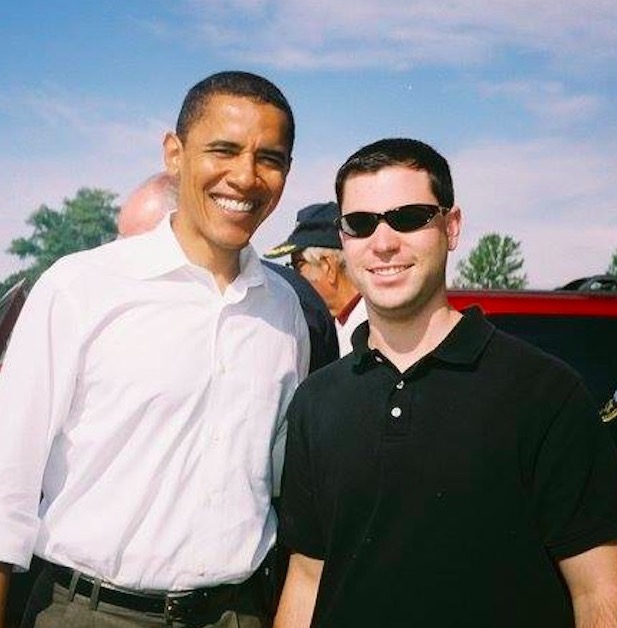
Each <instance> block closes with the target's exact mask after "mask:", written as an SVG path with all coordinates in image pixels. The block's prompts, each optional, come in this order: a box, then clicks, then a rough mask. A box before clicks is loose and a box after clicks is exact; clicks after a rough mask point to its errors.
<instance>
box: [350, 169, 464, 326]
mask: <svg viewBox="0 0 617 628" xmlns="http://www.w3.org/2000/svg"><path fill="white" fill-rule="evenodd" d="M410 203H425V204H431V205H435V204H439V203H438V202H437V199H436V198H435V196H434V194H433V192H432V191H431V185H430V180H429V176H428V174H427V173H426V172H425V171H423V170H414V169H412V168H410V167H406V166H388V167H385V168H382V169H381V170H378V171H377V172H367V173H360V174H353V175H350V176H349V177H348V178H347V179H346V181H345V184H344V187H343V197H342V203H341V211H342V213H343V214H348V213H351V212H356V211H372V212H379V213H381V212H384V211H386V210H388V209H392V208H394V207H398V206H401V205H407V204H410ZM459 228H460V210H459V209H458V208H457V207H454V208H453V209H452V210H451V211H450V212H449V213H448V214H447V215H446V216H443V215H441V214H438V215H437V216H435V218H433V219H432V220H431V221H430V222H429V223H428V224H427V225H426V226H425V227H422V228H421V229H418V230H417V231H413V232H410V233H399V232H397V231H394V230H393V229H392V228H391V227H390V226H389V225H387V224H386V223H385V222H384V221H381V222H380V223H379V225H378V226H377V229H376V230H375V232H374V233H373V234H372V235H370V236H369V237H367V238H353V237H350V236H347V235H345V234H341V237H342V240H343V251H344V254H345V259H346V262H347V270H348V272H349V274H350V276H351V278H352V280H353V282H354V283H355V284H356V286H357V287H358V289H359V290H360V292H361V293H362V294H363V295H364V298H365V300H366V302H367V306H368V307H369V309H370V310H372V311H373V312H374V314H375V315H376V316H378V317H383V318H388V319H405V318H407V317H410V316H416V315H417V314H418V313H419V312H420V311H428V310H430V309H431V308H433V307H434V308H437V307H441V306H442V305H444V304H445V303H446V286H445V269H446V259H447V254H448V250H454V248H455V247H456V244H457V241H458V234H459Z"/></svg>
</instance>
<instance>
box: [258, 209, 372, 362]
mask: <svg viewBox="0 0 617 628" xmlns="http://www.w3.org/2000/svg"><path fill="white" fill-rule="evenodd" d="M337 215H338V206H337V204H336V203H315V204H313V205H309V206H308V207H305V208H303V209H301V210H300V211H299V212H298V214H297V220H296V226H295V228H294V230H293V231H292V233H291V235H290V236H289V238H287V240H286V241H285V242H283V243H282V244H279V245H278V246H276V247H274V248H273V249H271V250H270V251H268V252H267V253H265V254H264V257H265V258H267V259H274V258H277V257H282V256H284V255H291V262H290V265H291V266H292V268H294V270H295V271H296V272H297V273H299V274H300V275H302V276H303V277H304V278H305V279H307V280H308V281H309V283H310V284H311V285H312V286H313V288H315V290H316V291H317V292H318V293H319V294H320V295H321V298H322V299H323V300H324V302H325V304H326V306H327V307H328V309H329V310H330V313H331V314H332V316H333V317H334V320H335V323H336V332H337V335H338V341H339V349H340V353H341V355H346V354H347V353H349V352H350V351H351V334H352V333H353V331H354V329H355V328H356V327H357V326H358V325H359V324H360V323H361V322H363V321H365V320H366V307H365V305H364V301H363V300H362V296H361V295H360V293H359V292H358V289H357V288H356V287H355V286H354V284H353V281H352V280H351V278H350V276H349V273H348V272H347V269H346V267H345V260H344V258H343V253H342V251H341V239H340V237H339V234H338V230H337V229H336V227H335V226H334V220H335V218H336V217H337Z"/></svg>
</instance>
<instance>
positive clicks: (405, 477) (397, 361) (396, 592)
mask: <svg viewBox="0 0 617 628" xmlns="http://www.w3.org/2000/svg"><path fill="white" fill-rule="evenodd" d="M336 190H337V200H338V202H339V205H340V207H341V212H342V215H341V217H340V218H339V219H338V225H339V228H340V230H341V235H342V239H343V248H344V252H345V258H346V262H347V267H348V269H349V271H350V273H351V274H352V276H353V279H354V281H355V282H356V284H357V286H358V288H359V289H360V292H361V293H362V295H363V296H364V298H365V300H366V303H367V308H368V313H369V321H368V323H367V324H364V325H363V326H361V327H359V328H358V330H357V331H356V333H355V334H354V337H353V343H354V351H353V353H352V354H350V355H349V356H347V357H345V358H343V359H342V360H340V361H338V362H336V363H334V364H332V365H330V366H328V367H326V368H324V369H322V370H321V371H319V372H317V373H316V374H314V375H312V376H310V377H309V378H308V379H307V380H306V381H305V382H304V384H302V385H301V386H300V388H299V389H298V391H297V393H296V396H295V399H294V400H293V402H292V404H291V406H290V409H289V412H288V418H289V432H288V441H287V457H286V470H285V478H284V488H283V513H282V521H281V528H282V530H281V534H282V538H283V541H284V542H286V543H287V544H288V545H289V547H290V548H291V550H292V552H294V553H293V554H292V558H291V562H290V567H289V572H288V576H287V580H286V583H285V587H284V591H283V596H282V600H281V604H280V607H279V611H278V614H277V619H276V622H275V626H276V628H302V627H305V626H309V625H312V626H313V627H319V628H324V627H327V628H346V627H353V628H358V627H363V626H366V627H369V626H370V627H371V628H373V627H375V626H379V627H384V628H398V627H401V628H402V627H406V628H407V627H411V626H413V627H419V628H424V627H427V626H430V627H431V628H433V627H443V628H451V627H458V626H465V627H466V626H473V627H487V628H488V627H490V628H494V627H497V626H499V627H500V628H503V627H521V628H533V627H538V628H540V627H541V628H560V627H566V626H574V625H576V626H577V627H579V628H580V627H583V626H602V627H607V626H617V545H616V543H615V539H617V455H616V452H615V449H614V447H613V444H612V443H611V441H610V438H608V434H607V433H606V431H605V430H604V429H603V426H602V424H601V422H600V421H599V419H598V414H597V410H596V408H595V405H594V403H593V402H592V401H591V399H590V397H589V395H588V393H587V391H586V390H585V387H584V385H583V384H582V382H581V379H580V378H579V376H578V375H577V374H576V373H575V372H573V371H572V370H571V369H570V368H569V367H567V366H566V365H565V364H563V363H561V362H559V361H558V360H556V359H555V358H553V357H551V356H549V355H547V354H545V353H543V352H541V351H540V350H538V349H535V348H533V347H531V346H530V345H527V344H525V343H523V342H522V341H520V340H516V339H514V338H512V337H510V336H507V335H506V334H504V333H502V332H499V331H497V330H496V329H495V328H494V327H493V326H492V325H491V324H490V323H489V322H488V321H487V320H486V319H485V318H484V317H483V315H482V314H481V312H480V311H479V310H478V309H471V310H468V311H465V312H463V313H462V314H461V313H459V312H457V311H455V310H453V309H451V308H450V307H449V305H448V301H447V297H446V287H445V268H446V259H447V256H448V251H451V250H453V249H454V248H455V247H456V245H457V241H458V237H459V230H460V224H461V212H460V209H459V208H458V207H457V206H456V205H455V204H454V192H453V186H452V180H451V176H450V170H449V167H448V164H447V162H446V160H445V159H444V158H443V157H442V156H441V155H439V154H438V153H436V152H435V151H434V150H433V149H432V148H431V147H429V146H427V145H426V144H423V143H422V142H418V141H415V140H405V139H391V140H381V141H379V142H376V143H375V144H371V145H369V146H366V147H364V148H362V149H360V150H359V151H358V152H357V153H355V154H354V155H352V156H351V157H350V158H349V159H348V160H347V161H346V162H345V164H344V165H343V166H342V167H341V169H340V170H339V173H338V175H337V181H336Z"/></svg>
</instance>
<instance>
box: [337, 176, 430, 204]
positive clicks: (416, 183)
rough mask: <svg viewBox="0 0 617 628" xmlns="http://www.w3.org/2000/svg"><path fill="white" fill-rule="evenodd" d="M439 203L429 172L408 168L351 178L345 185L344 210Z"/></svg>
mask: <svg viewBox="0 0 617 628" xmlns="http://www.w3.org/2000/svg"><path fill="white" fill-rule="evenodd" d="M436 202H437V199H436V198H435V195H434V194H433V192H432V190H431V183H430V178H429V175H428V173H427V172H426V171H425V170H416V169H414V168H410V167H407V166H387V167H385V168H381V169H380V170H378V171H377V172H361V173H357V174H353V175H351V176H349V177H348V178H347V179H346V180H345V184H344V186H343V201H342V207H341V209H342V211H343V213H347V212H350V211H358V210H366V211H369V210H370V211H385V210H386V209H391V208H392V207H397V206H399V205H405V204H408V203H428V204H434V203H436Z"/></svg>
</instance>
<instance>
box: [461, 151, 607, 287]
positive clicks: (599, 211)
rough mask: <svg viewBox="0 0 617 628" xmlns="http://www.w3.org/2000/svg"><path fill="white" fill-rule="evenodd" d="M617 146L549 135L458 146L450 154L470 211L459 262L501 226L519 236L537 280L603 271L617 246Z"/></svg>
mask: <svg viewBox="0 0 617 628" xmlns="http://www.w3.org/2000/svg"><path fill="white" fill-rule="evenodd" d="M616 148H617V147H614V146H613V147H611V146H607V145H605V146H599V145H592V144H587V145H586V144H580V143H579V144H577V143H576V142H573V141H566V140H551V141H533V142H525V143H518V144H517V143H512V144H505V143H495V144H484V145H480V146H474V147H469V148H467V149H465V150H463V151H460V152H459V153H458V154H457V155H455V156H454V158H453V159H452V160H451V162H452V165H453V175H454V179H455V184H456V186H457V198H458V201H459V203H460V204H461V206H462V207H463V212H464V231H463V238H462V242H461V246H460V249H459V251H457V253H456V255H455V256H454V257H453V262H454V264H455V263H456V261H458V260H459V259H461V258H462V257H464V256H466V255H468V253H469V251H470V249H471V248H472V247H473V246H475V245H476V244H477V241H478V239H479V238H480V237H481V236H482V235H483V234H485V233H489V232H497V233H501V234H507V235H511V236H513V237H514V238H515V239H517V240H519V241H521V243H522V250H523V253H524V256H525V268H526V270H527V274H528V276H529V280H530V283H531V287H543V288H552V287H555V286H557V285H560V284H563V283H566V282H567V281H568V280H570V279H574V278H576V277H582V276H586V275H592V274H597V273H602V272H604V271H605V270H606V268H607V267H608V264H609V262H610V258H611V255H612V253H613V251H614V250H615V249H617V211H616V210H617V208H616V207H615V202H614V195H613V192H612V190H613V187H614V180H613V175H612V173H613V172H615V170H616V169H617V150H616ZM454 264H453V265H452V266H451V271H453V270H454ZM452 274H453V273H452Z"/></svg>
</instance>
